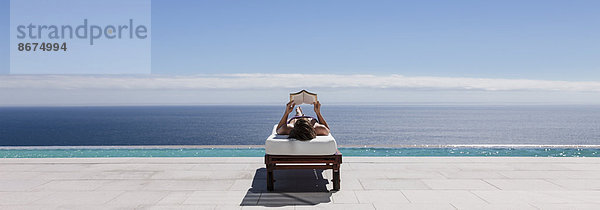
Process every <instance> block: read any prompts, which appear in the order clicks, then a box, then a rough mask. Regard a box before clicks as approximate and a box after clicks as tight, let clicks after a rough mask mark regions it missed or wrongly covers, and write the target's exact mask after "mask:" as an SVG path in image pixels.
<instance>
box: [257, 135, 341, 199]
mask: <svg viewBox="0 0 600 210" xmlns="http://www.w3.org/2000/svg"><path fill="white" fill-rule="evenodd" d="M265 164H266V166H267V190H269V191H273V189H274V182H275V180H274V179H273V171H274V170H277V169H333V180H332V181H333V189H334V190H339V189H340V165H341V164H342V153H340V151H339V150H338V149H337V143H336V142H335V139H334V138H333V136H331V134H329V135H327V136H317V138H314V139H312V140H309V141H300V140H296V139H291V138H288V135H278V134H277V125H275V126H274V127H273V131H272V133H271V135H270V136H269V137H268V138H267V140H266V142H265Z"/></svg>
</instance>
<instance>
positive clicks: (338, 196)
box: [331, 190, 358, 203]
mask: <svg viewBox="0 0 600 210" xmlns="http://www.w3.org/2000/svg"><path fill="white" fill-rule="evenodd" d="M331 198H332V200H333V203H358V199H357V198H356V195H355V194H354V191H349V190H341V191H338V192H334V193H333V194H332V195H331Z"/></svg>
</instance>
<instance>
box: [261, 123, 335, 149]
mask: <svg viewBox="0 0 600 210" xmlns="http://www.w3.org/2000/svg"><path fill="white" fill-rule="evenodd" d="M336 151H337V143H336V142H335V139H334V138H333V136H331V134H329V135H327V136H317V138H314V139H312V140H310V141H299V140H296V139H291V138H290V139H288V135H278V134H277V125H275V127H273V132H272V133H271V135H270V136H269V138H267V141H266V142H265V152H266V153H267V154H269V155H333V154H335V153H336Z"/></svg>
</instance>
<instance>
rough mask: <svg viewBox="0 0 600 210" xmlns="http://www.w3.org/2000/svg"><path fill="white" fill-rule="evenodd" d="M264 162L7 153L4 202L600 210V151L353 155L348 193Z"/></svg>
mask: <svg viewBox="0 0 600 210" xmlns="http://www.w3.org/2000/svg"><path fill="white" fill-rule="evenodd" d="M262 162H263V159H262V158H67V159H60V158H59V159H0V209H56V208H58V209H106V208H111V209H112V208H114V209H135V208H139V209H255V208H265V207H278V208H282V209H305V208H315V207H318V208H322V209H344V210H349V209H600V158H533V157H532V158H522V157H518V158H517V157H513V158H499V157H493V158H483V157H444V158H442V157H344V163H343V164H342V170H341V175H342V182H341V188H342V189H341V190H340V191H339V192H329V191H328V189H331V183H330V182H331V181H328V180H330V179H331V171H313V170H298V171H296V170H290V171H276V172H275V179H276V180H277V182H275V189H276V192H267V191H266V186H265V185H266V184H265V178H266V176H265V169H264V165H263V164H262Z"/></svg>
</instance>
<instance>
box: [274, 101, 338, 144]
mask: <svg viewBox="0 0 600 210" xmlns="http://www.w3.org/2000/svg"><path fill="white" fill-rule="evenodd" d="M294 106H296V104H294V102H293V101H290V102H288V103H287V104H286V105H285V113H284V114H283V117H281V120H280V121H279V124H278V125H277V134H281V135H289V137H290V138H294V139H298V140H301V141H306V140H311V139H314V138H316V137H317V136H327V135H329V126H328V125H327V122H325V119H323V116H322V115H321V103H319V101H317V102H315V103H314V104H313V107H314V110H315V114H317V119H315V118H314V117H310V116H306V115H304V114H303V113H302V109H301V108H300V107H297V108H296V115H295V116H294V117H292V119H290V120H289V121H288V115H289V114H290V113H291V112H292V110H294Z"/></svg>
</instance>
